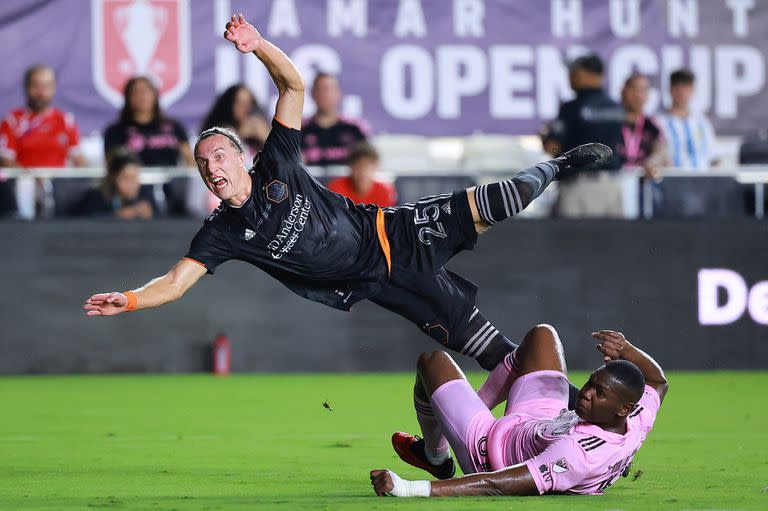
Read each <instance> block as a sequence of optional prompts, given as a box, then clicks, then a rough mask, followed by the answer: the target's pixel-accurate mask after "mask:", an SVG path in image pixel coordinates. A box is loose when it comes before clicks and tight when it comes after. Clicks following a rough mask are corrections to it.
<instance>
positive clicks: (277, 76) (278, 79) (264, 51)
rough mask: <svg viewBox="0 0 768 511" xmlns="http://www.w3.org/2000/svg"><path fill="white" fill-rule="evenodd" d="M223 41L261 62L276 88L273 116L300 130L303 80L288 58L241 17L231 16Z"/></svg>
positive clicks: (240, 15)
mask: <svg viewBox="0 0 768 511" xmlns="http://www.w3.org/2000/svg"><path fill="white" fill-rule="evenodd" d="M224 38H225V39H226V40H227V41H230V42H232V43H233V44H234V45H235V48H237V49H238V50H240V51H241V52H243V53H251V52H252V53H253V54H254V55H256V56H257V57H258V58H259V60H261V62H263V63H264V66H266V68H267V71H269V74H270V76H271V77H272V80H273V81H274V82H275V85H276V86H277V93H278V97H277V107H276V108H275V116H276V117H277V118H278V119H279V120H280V122H282V123H283V124H285V125H286V126H288V127H289V128H293V129H297V130H299V129H301V113H302V111H303V109H304V80H303V79H302V78H301V75H300V74H299V71H298V70H297V69H296V66H294V65H293V62H291V59H289V58H288V56H287V55H286V54H285V53H283V51H282V50H281V49H280V48H278V47H277V46H275V45H274V44H272V43H270V42H269V41H267V40H266V39H264V38H263V37H262V36H261V34H260V33H259V31H258V30H256V27H254V26H253V25H251V24H250V23H248V22H247V21H245V17H244V16H243V15H242V14H238V15H237V16H232V19H231V20H230V21H229V22H228V23H227V29H226V31H225V32H224Z"/></svg>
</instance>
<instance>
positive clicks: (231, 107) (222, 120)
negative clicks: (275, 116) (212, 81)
mask: <svg viewBox="0 0 768 511" xmlns="http://www.w3.org/2000/svg"><path fill="white" fill-rule="evenodd" d="M214 126H221V127H223V128H229V129H231V130H233V131H234V132H235V133H237V134H238V135H240V139H241V140H242V141H243V142H245V143H246V148H247V151H246V152H247V153H248V154H246V157H247V159H248V161H250V160H252V159H253V157H254V156H256V153H258V152H259V151H260V150H261V148H262V147H263V146H264V141H265V140H266V139H267V135H269V128H270V126H269V122H268V121H267V119H266V117H265V115H264V111H263V110H262V109H261V107H260V106H259V104H258V103H257V102H256V98H255V97H254V96H253V94H252V93H251V91H250V89H248V87H246V86H245V85H243V84H236V85H232V86H231V87H229V88H228V89H227V90H225V91H224V92H223V93H221V94H220V95H219V97H218V98H216V101H215V102H214V103H213V105H212V106H211V109H210V110H209V111H208V113H207V114H206V116H205V120H204V121H203V123H202V125H201V126H200V131H205V130H207V129H208V128H213V127H214Z"/></svg>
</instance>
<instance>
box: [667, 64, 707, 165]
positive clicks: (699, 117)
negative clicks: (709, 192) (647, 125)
mask: <svg viewBox="0 0 768 511" xmlns="http://www.w3.org/2000/svg"><path fill="white" fill-rule="evenodd" d="M694 82H695V76H694V74H693V72H691V71H690V70H688V69H678V70H677V71H674V72H673V73H672V74H671V75H670V76H669V93H670V96H671V97H672V107H671V108H670V109H669V110H668V111H667V112H666V113H664V114H661V115H660V116H659V125H660V126H661V129H662V130H663V131H664V138H665V139H666V140H667V143H668V146H669V160H670V162H671V165H672V166H674V167H681V168H688V169H696V170H701V169H706V168H709V167H710V166H712V165H716V164H717V163H718V159H717V151H716V141H715V131H714V130H713V129H712V123H710V122H709V119H707V117H706V116H705V115H704V114H702V113H699V112H692V111H691V110H690V103H691V99H692V98H693V92H694Z"/></svg>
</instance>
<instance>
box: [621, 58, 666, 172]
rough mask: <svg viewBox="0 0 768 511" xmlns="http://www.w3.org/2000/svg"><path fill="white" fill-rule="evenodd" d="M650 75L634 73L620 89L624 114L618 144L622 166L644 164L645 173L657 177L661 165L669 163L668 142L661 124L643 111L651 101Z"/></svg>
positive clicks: (639, 165) (640, 165) (641, 165)
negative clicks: (649, 98) (665, 139)
mask: <svg viewBox="0 0 768 511" xmlns="http://www.w3.org/2000/svg"><path fill="white" fill-rule="evenodd" d="M649 88H650V81H649V80H648V77H647V76H645V75H643V74H640V73H633V74H631V75H630V76H629V78H627V79H626V81H625V82H624V87H623V88H622V89H621V103H622V105H624V110H625V118H624V124H623V126H622V127H621V139H620V140H619V144H618V150H617V152H618V155H619V161H620V162H621V165H622V167H642V168H643V169H645V173H646V176H648V177H657V176H658V169H659V167H660V166H663V165H666V163H667V162H666V150H667V149H666V144H665V143H664V136H663V135H662V132H661V128H659V126H658V125H657V124H656V123H655V122H654V121H653V119H652V118H650V117H647V116H646V115H645V113H644V111H643V109H644V108H645V103H646V102H647V101H648V89H649Z"/></svg>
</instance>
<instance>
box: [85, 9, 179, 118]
mask: <svg viewBox="0 0 768 511" xmlns="http://www.w3.org/2000/svg"><path fill="white" fill-rule="evenodd" d="M91 5H92V9H91V19H92V23H91V25H92V29H91V37H92V41H93V43H92V50H93V51H92V58H93V63H92V64H93V65H92V66H91V69H92V71H91V72H92V76H93V81H94V84H95V85H96V90H98V91H99V94H101V95H102V96H103V97H104V98H105V99H107V100H108V101H109V102H110V103H111V104H112V105H114V106H115V107H120V106H122V104H123V86H124V85H125V82H127V81H128V79H130V78H131V77H133V76H137V75H142V76H148V77H150V78H151V79H152V81H153V82H154V83H155V85H156V86H157V88H158V89H159V90H160V104H161V105H162V106H163V107H167V106H168V105H170V104H172V103H173V102H175V101H176V100H177V99H179V98H180V97H181V96H182V95H183V94H184V93H185V92H186V91H187V89H188V88H189V83H190V67H191V64H190V48H191V42H190V26H189V2H188V0H91Z"/></svg>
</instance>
